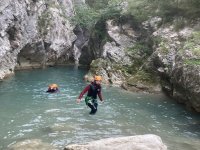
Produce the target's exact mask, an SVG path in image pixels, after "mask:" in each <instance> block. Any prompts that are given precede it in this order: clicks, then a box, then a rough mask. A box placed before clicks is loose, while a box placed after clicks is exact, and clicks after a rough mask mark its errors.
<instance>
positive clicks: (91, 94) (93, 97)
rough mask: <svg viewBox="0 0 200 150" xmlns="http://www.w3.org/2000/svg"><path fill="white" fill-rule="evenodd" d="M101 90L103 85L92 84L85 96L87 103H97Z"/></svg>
mask: <svg viewBox="0 0 200 150" xmlns="http://www.w3.org/2000/svg"><path fill="white" fill-rule="evenodd" d="M100 90H101V87H100V86H98V85H96V86H95V85H93V84H90V89H89V91H88V94H87V96H86V97H85V103H86V105H88V103H91V104H93V103H97V94H98V92H99V91H100Z"/></svg>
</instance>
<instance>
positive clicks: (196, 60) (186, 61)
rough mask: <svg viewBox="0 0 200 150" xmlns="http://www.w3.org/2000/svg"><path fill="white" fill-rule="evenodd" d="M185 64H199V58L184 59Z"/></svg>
mask: <svg viewBox="0 0 200 150" xmlns="http://www.w3.org/2000/svg"><path fill="white" fill-rule="evenodd" d="M184 63H185V64H187V65H192V66H194V65H200V59H187V60H185V61H184Z"/></svg>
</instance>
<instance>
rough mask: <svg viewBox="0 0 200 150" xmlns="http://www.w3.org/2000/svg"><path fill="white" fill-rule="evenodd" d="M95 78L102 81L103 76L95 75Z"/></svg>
mask: <svg viewBox="0 0 200 150" xmlns="http://www.w3.org/2000/svg"><path fill="white" fill-rule="evenodd" d="M94 80H95V81H101V80H102V78H101V76H95V77H94Z"/></svg>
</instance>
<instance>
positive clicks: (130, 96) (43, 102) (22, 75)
mask: <svg viewBox="0 0 200 150" xmlns="http://www.w3.org/2000/svg"><path fill="white" fill-rule="evenodd" d="M86 72H87V70H86V69H84V68H79V69H75V68H73V67H66V66H62V67H54V68H52V67H50V68H47V69H36V70H24V71H18V72H17V73H16V74H15V76H13V77H10V78H8V79H5V80H4V81H2V82H0V103H1V105H0V149H2V150H6V149H8V147H9V146H10V145H12V144H14V143H16V142H20V141H23V140H25V139H41V140H42V141H44V142H47V143H50V144H51V145H54V146H55V147H57V148H58V149H61V150H62V149H63V147H64V146H65V145H67V144H71V143H82V142H87V141H92V140H98V139H101V138H108V137H120V136H132V135H141V134H156V135H158V136H160V137H161V138H162V140H163V142H164V143H165V144H166V145H167V146H168V149H169V150H199V149H200V115H199V114H197V113H191V112H188V111H187V110H186V109H185V108H184V106H183V105H180V104H177V103H176V102H175V101H173V100H171V99H169V98H168V97H166V96H165V95H163V94H157V95H153V94H145V93H131V92H128V91H124V90H122V89H120V88H117V87H111V86H106V85H103V97H104V99H105V103H99V107H98V112H97V114H96V115H92V116H91V115H89V109H88V108H87V107H86V106H85V104H84V101H82V102H81V103H80V104H76V102H75V100H76V98H77V96H78V95H79V93H80V92H81V90H82V89H83V88H84V87H85V86H86V84H87V83H85V82H84V81H83V80H82V79H83V75H84V74H85V73H86ZM50 83H57V84H58V85H59V88H60V92H59V93H57V94H48V93H46V92H45V91H46V90H47V87H48V85H49V84H50Z"/></svg>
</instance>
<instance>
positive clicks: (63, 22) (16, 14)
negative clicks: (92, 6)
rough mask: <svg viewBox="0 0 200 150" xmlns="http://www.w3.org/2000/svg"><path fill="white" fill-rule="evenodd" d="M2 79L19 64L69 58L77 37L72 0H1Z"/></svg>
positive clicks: (41, 64) (34, 63)
mask: <svg viewBox="0 0 200 150" xmlns="http://www.w3.org/2000/svg"><path fill="white" fill-rule="evenodd" d="M0 12H1V15H0V79H2V78H4V77H5V76H7V75H9V74H10V73H14V69H15V67H16V68H29V67H41V66H45V65H46V64H54V63H56V62H57V63H59V62H64V61H68V60H69V58H70V57H72V52H71V49H70V48H71V46H72V42H73V41H75V40H76V35H75V34H74V33H73V27H72V26H71V25H70V23H69V21H68V20H67V19H66V18H67V17H70V16H72V15H73V3H72V1H71V0H61V1H60V0H53V1H44V0H40V1H32V0H15V1H12V0H1V1H0Z"/></svg>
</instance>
